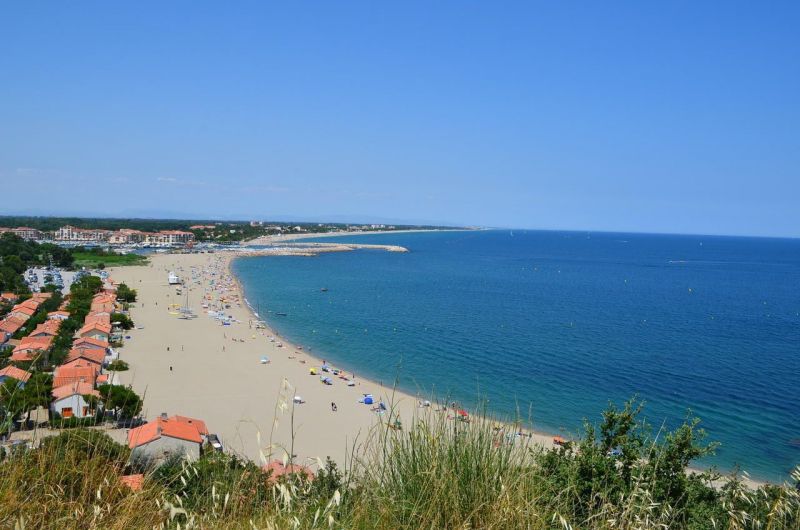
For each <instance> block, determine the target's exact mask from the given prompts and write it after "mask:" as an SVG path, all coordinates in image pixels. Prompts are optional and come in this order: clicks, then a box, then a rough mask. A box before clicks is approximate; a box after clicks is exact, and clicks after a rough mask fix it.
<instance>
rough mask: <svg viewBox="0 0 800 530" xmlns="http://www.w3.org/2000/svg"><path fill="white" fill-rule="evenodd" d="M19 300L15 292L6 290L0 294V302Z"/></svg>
mask: <svg viewBox="0 0 800 530" xmlns="http://www.w3.org/2000/svg"><path fill="white" fill-rule="evenodd" d="M17 300H19V296H18V295H17V294H16V293H12V292H8V293H2V294H0V302H8V303H12V304H13V303H14V302H16V301H17Z"/></svg>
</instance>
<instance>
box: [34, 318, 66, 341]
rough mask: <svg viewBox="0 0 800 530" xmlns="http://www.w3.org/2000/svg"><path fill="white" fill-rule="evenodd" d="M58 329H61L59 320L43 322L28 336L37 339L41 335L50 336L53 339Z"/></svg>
mask: <svg viewBox="0 0 800 530" xmlns="http://www.w3.org/2000/svg"><path fill="white" fill-rule="evenodd" d="M60 327H61V321H60V320H45V321H44V322H42V323H41V324H39V325H38V326H36V329H34V330H33V331H31V333H30V335H28V336H29V337H37V336H42V335H51V336H53V337H55V336H56V335H58V328H60Z"/></svg>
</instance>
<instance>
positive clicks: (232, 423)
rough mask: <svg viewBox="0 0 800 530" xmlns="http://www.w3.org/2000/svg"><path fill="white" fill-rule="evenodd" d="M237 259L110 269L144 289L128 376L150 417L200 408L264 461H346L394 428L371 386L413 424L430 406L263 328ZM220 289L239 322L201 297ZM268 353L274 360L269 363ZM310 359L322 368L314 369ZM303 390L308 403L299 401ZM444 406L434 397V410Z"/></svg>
mask: <svg viewBox="0 0 800 530" xmlns="http://www.w3.org/2000/svg"><path fill="white" fill-rule="evenodd" d="M231 259H232V255H231V254H228V253H215V254H157V255H154V256H152V257H151V261H150V264H149V265H146V266H141V267H123V268H117V269H109V272H110V273H111V277H112V278H113V279H114V280H115V281H117V282H124V283H126V284H128V285H129V286H130V287H131V288H134V289H136V290H137V291H138V301H137V302H136V303H135V304H134V307H132V308H131V316H132V318H133V320H134V322H135V323H136V328H135V329H132V330H131V331H130V332H129V336H130V338H129V339H127V340H126V341H125V346H124V347H123V348H121V350H120V351H121V353H120V357H121V358H122V359H123V360H125V361H126V362H128V363H129V365H130V370H129V371H127V372H122V373H120V375H121V378H120V379H121V382H122V383H124V384H128V383H129V384H131V385H132V386H133V388H134V389H135V390H136V391H137V392H138V393H139V394H140V395H142V396H143V397H144V411H143V414H144V416H145V417H146V418H147V419H152V418H154V417H155V416H157V415H158V414H160V413H162V412H166V413H168V414H182V415H188V416H193V417H197V418H201V419H203V420H205V422H206V423H207V424H208V426H209V429H210V430H211V431H212V432H215V433H217V434H218V435H219V436H220V437H221V439H222V441H223V444H224V446H225V449H226V451H229V452H235V453H237V454H240V455H242V456H244V457H247V458H249V459H252V460H254V461H255V462H259V461H261V460H262V459H263V458H281V457H283V454H284V451H286V452H287V453H288V452H289V451H290V450H291V452H292V453H293V454H294V455H296V457H297V459H298V461H301V462H306V463H315V462H316V461H317V459H318V458H319V459H321V460H324V459H325V458H326V457H331V458H332V459H334V460H336V461H337V462H339V463H344V462H345V460H346V459H347V458H349V456H350V455H351V454H352V453H351V452H352V451H353V450H354V449H355V450H356V453H357V452H358V449H359V445H360V444H361V443H363V441H364V440H365V439H366V437H367V436H368V434H369V432H370V431H371V430H377V429H386V428H387V427H386V423H387V419H388V417H389V416H390V414H389V412H384V413H383V414H380V413H378V412H375V411H373V410H372V408H373V406H370V405H366V404H362V403H359V399H361V398H362V397H363V395H364V394H372V395H373V396H374V398H375V405H377V404H378V403H380V402H381V401H383V402H384V403H385V404H386V405H387V407H389V408H391V409H392V410H393V413H395V414H397V415H399V417H400V419H401V421H402V422H403V423H404V424H407V423H409V422H410V421H411V420H412V419H413V417H414V416H415V415H417V414H418V413H419V411H420V410H425V409H420V408H419V407H418V401H419V399H426V397H425V396H420V397H417V396H410V395H408V394H404V393H401V392H395V391H393V389H392V388H386V387H383V386H381V385H379V384H378V383H376V382H374V381H369V380H367V379H363V378H361V377H359V374H358V371H357V370H355V373H353V368H352V367H347V366H342V367H334V366H331V367H330V368H331V370H333V369H334V368H341V369H342V370H344V372H343V374H340V375H343V376H346V377H347V378H348V379H349V380H350V381H352V383H354V384H353V385H352V386H348V381H345V380H344V379H341V378H340V377H339V376H336V375H333V373H332V372H328V373H323V372H321V367H322V360H321V359H319V358H317V357H314V356H312V355H310V354H309V353H307V352H305V351H304V350H303V349H301V346H302V345H293V344H290V343H289V342H288V341H286V340H285V339H283V338H281V337H279V336H278V335H277V334H276V333H274V331H273V330H271V329H269V328H268V327H265V328H263V329H260V328H258V327H257V326H256V324H255V320H256V317H255V316H254V314H253V313H252V312H251V310H250V309H249V308H248V306H247V305H246V303H245V301H244V298H243V296H242V293H241V291H240V288H239V286H238V284H237V282H236V281H235V279H234V278H233V277H232V275H231V273H230V271H229V264H230V261H231ZM276 259H279V258H276ZM170 271H175V272H176V273H177V274H178V275H180V276H181V278H182V279H183V280H184V281H185V287H184V289H187V288H188V302H189V307H191V308H192V309H193V310H194V311H195V312H196V313H197V315H198V317H197V318H195V319H188V320H186V319H181V318H179V312H178V311H177V306H176V305H183V304H184V302H185V296H186V291H185V290H184V292H183V295H181V296H179V295H176V288H175V286H170V285H168V282H167V277H168V273H169V272H170ZM212 283H213V285H212ZM221 299H222V300H224V301H225V303H226V304H227V305H229V306H230V307H229V308H228V309H225V314H226V315H229V316H230V317H232V321H231V323H230V325H223V323H222V322H221V321H219V320H218V319H215V318H212V317H211V316H209V315H208V314H207V313H206V311H207V310H206V309H204V308H202V307H201V304H202V303H203V301H204V300H205V303H207V304H210V306H211V307H213V306H214V305H215V304H218V303H220V300H221ZM171 304H176V305H172V306H171ZM140 327H141V328H142V329H139V328H140ZM270 337H274V342H272V341H270ZM279 343H282V346H278V344H279ZM320 355H322V353H320ZM263 356H267V357H268V358H269V361H270V362H269V363H268V364H261V362H260V359H261V358H262V357H263ZM311 368H316V370H317V375H310V373H309V371H310V369H311ZM320 375H325V376H329V377H330V378H331V381H332V384H331V385H326V384H323V383H322V382H321V381H320ZM295 396H299V397H302V399H303V400H304V403H302V404H296V405H294V407H293V403H292V402H293V398H294V397H295ZM332 403H335V404H336V411H333V410H332V405H331V404H332ZM436 408H437V405H436V404H435V403H434V404H432V406H431V409H430V410H434V409H436ZM292 411H293V416H294V417H293V418H292ZM451 412H452V411H449V410H448V411H447V412H445V413H446V414H450V413H451ZM393 420H394V418H392V421H393ZM292 433H294V437H293V436H292ZM270 440H272V445H270ZM534 441H535V442H537V443H542V444H543V445H545V446H550V445H551V444H552V438H551V437H549V436H546V435H534ZM290 448H292V449H290Z"/></svg>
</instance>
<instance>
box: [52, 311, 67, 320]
mask: <svg viewBox="0 0 800 530" xmlns="http://www.w3.org/2000/svg"><path fill="white" fill-rule="evenodd" d="M47 318H49V319H54V318H69V311H61V310H58V311H50V312H49V313H47Z"/></svg>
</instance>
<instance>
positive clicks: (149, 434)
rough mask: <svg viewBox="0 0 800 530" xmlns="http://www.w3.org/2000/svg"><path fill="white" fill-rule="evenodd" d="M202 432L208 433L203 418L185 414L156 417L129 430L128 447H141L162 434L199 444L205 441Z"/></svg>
mask: <svg viewBox="0 0 800 530" xmlns="http://www.w3.org/2000/svg"><path fill="white" fill-rule="evenodd" d="M201 429H202V431H201ZM201 434H203V435H204V434H208V430H207V429H206V424H205V423H204V422H203V421H201V420H196V419H193V418H186V417H184V416H173V417H171V418H167V419H164V418H156V419H155V420H153V421H151V422H149V423H145V424H144V425H142V426H141V427H136V428H135V429H131V430H130V431H129V432H128V447H130V448H131V449H133V448H134V447H139V446H141V445H144V444H147V443H150V442H152V441H153V440H157V439H158V438H160V437H161V436H168V437H170V438H177V439H179V440H187V441H189V442H195V443H198V444H199V443H203V438H202V436H201Z"/></svg>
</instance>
